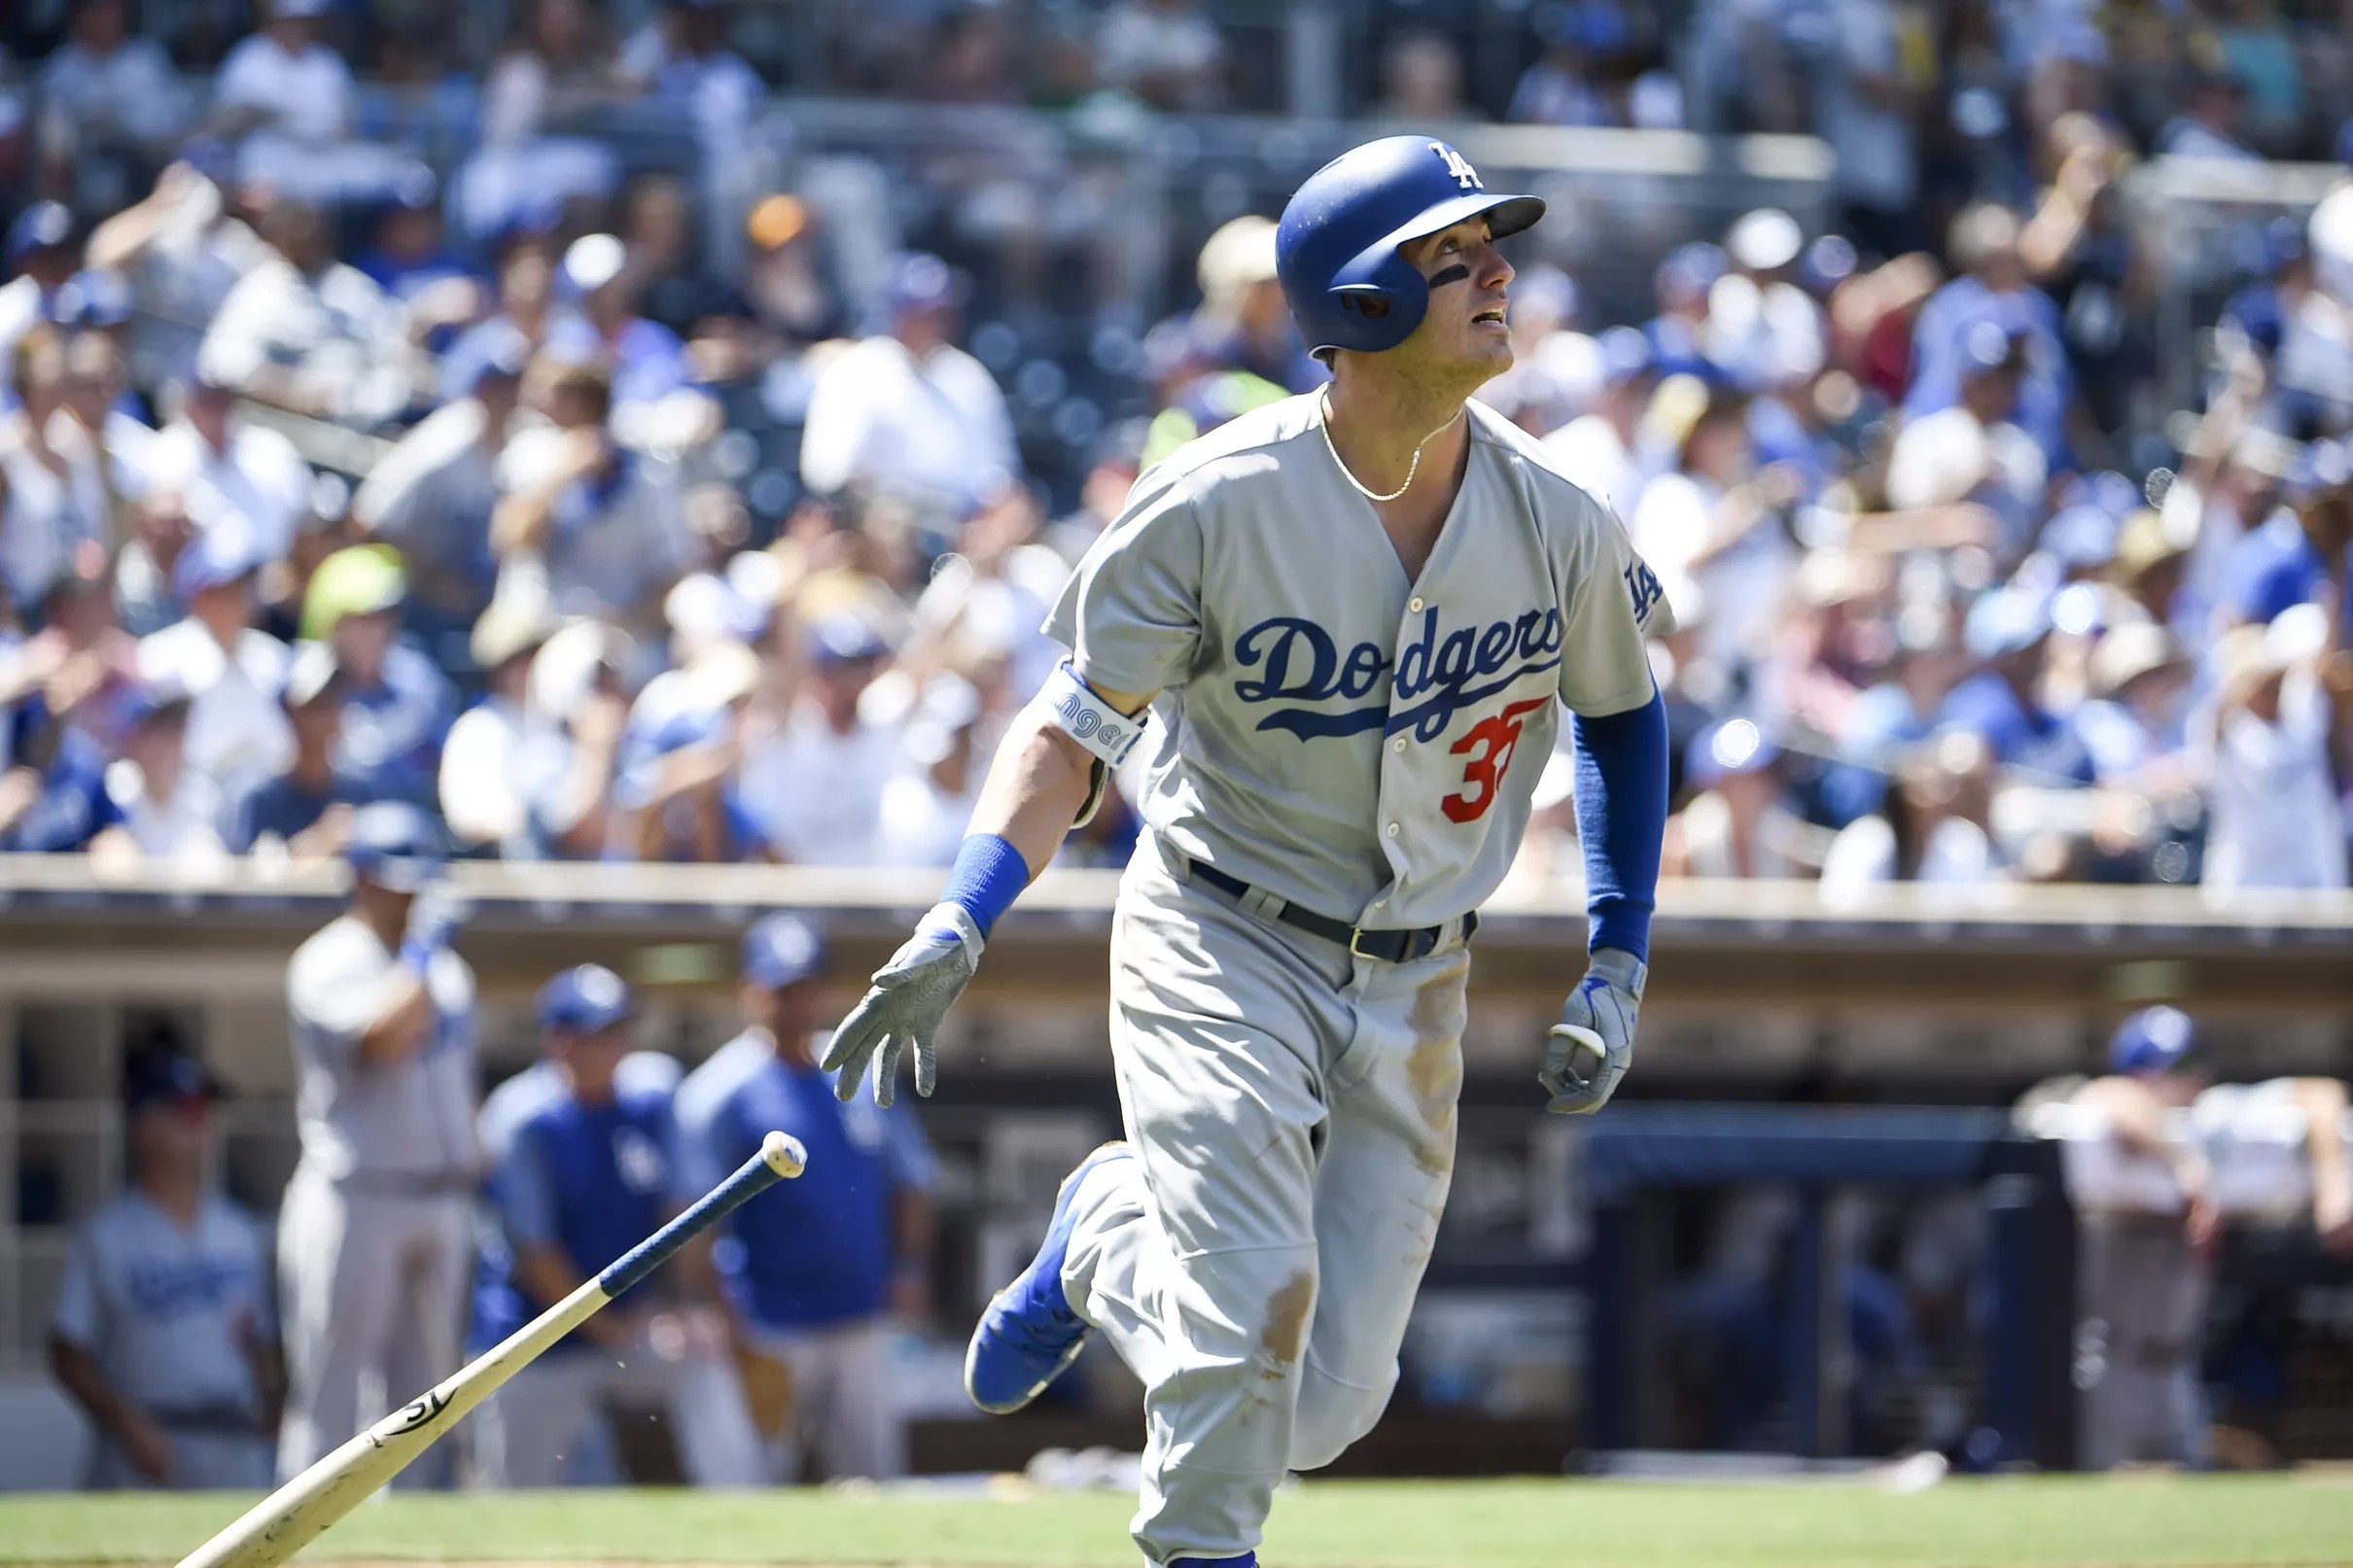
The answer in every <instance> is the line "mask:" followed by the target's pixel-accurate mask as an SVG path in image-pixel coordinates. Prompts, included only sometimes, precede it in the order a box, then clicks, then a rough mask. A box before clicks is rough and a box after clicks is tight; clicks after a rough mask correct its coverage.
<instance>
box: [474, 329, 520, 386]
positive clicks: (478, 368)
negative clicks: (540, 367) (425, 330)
mask: <svg viewBox="0 0 2353 1568" xmlns="http://www.w3.org/2000/svg"><path fill="white" fill-rule="evenodd" d="M530 364H531V339H530V338H528V337H525V336H524V335H523V330H522V329H521V328H519V327H516V326H514V325H513V324H512V323H509V322H504V321H495V322H487V323H484V330H483V331H482V332H481V335H480V337H479V338H478V339H477V340H476V341H475V343H474V359H473V361H472V363H470V364H469V365H468V366H467V371H468V374H467V377H466V390H467V391H468V392H473V391H474V390H475V389H477V388H478V387H480V386H481V384H482V383H483V382H485V381H487V380H489V379H490V378H491V377H492V376H498V377H501V378H503V379H505V380H509V381H517V380H520V379H521V378H522V374H523V371H524V370H525V369H526V368H527V367H528V366H530Z"/></svg>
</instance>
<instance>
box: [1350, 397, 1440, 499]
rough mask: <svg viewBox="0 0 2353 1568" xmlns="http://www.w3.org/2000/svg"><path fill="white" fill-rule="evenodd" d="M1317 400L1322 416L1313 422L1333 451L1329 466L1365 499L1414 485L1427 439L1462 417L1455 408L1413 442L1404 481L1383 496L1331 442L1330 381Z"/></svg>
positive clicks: (1398, 493) (1395, 495)
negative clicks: (1369, 487) (1351, 467)
mask: <svg viewBox="0 0 2353 1568" xmlns="http://www.w3.org/2000/svg"><path fill="white" fill-rule="evenodd" d="M1316 401H1317V403H1318V405H1320V407H1321V408H1322V410H1323V417H1322V418H1321V419H1319V420H1317V422H1316V423H1317V428H1318V429H1320V430H1321V431H1322V432H1323V449H1324V450H1325V451H1327V452H1329V453H1331V454H1332V467H1334V468H1336V469H1338V470H1340V477H1342V478H1343V479H1346V480H1347V481H1348V482H1349V483H1350V484H1351V485H1352V486H1354V487H1355V491H1356V494H1358V495H1360V496H1362V497H1363V498H1364V499H1365V500H1367V501H1394V500H1396V499H1397V498H1398V497H1399V496H1402V495H1404V494H1405V493H1406V492H1407V491H1408V490H1411V489H1412V488H1413V487H1414V475H1415V473H1416V472H1418V471H1419V470H1421V468H1422V448H1423V447H1425V446H1427V445H1429V443H1430V442H1432V441H1434V440H1436V439H1437V438H1438V437H1439V436H1442V435H1444V434H1445V433H1446V428H1447V425H1452V424H1453V423H1454V422H1455V420H1456V419H1460V418H1461V417H1462V414H1461V412H1460V411H1459V410H1457V412H1456V414H1455V416H1454V419H1450V420H1448V421H1447V422H1446V425H1441V426H1439V427H1438V428H1437V429H1436V430H1434V431H1431V432H1430V433H1429V434H1428V435H1427V436H1422V439H1420V440H1419V441H1416V442H1415V443H1414V457H1413V461H1412V462H1410V463H1408V464H1406V466H1405V483H1403V484H1401V485H1399V486H1398V487H1397V488H1396V489H1394V490H1392V491H1390V492H1389V493H1388V494H1387V495H1386V496H1385V495H1382V494H1381V493H1380V492H1379V491H1376V490H1367V489H1366V488H1365V487H1364V482H1363V481H1362V480H1360V479H1358V478H1357V477H1356V476H1355V475H1354V474H1352V473H1351V472H1349V470H1348V464H1347V462H1346V461H1344V460H1343V459H1342V458H1341V456H1340V448H1338V447H1337V446H1334V445H1333V444H1332V384H1331V383H1330V382H1329V381H1326V382H1325V383H1324V384H1323V386H1322V389H1321V390H1320V391H1318V392H1317V394H1316Z"/></svg>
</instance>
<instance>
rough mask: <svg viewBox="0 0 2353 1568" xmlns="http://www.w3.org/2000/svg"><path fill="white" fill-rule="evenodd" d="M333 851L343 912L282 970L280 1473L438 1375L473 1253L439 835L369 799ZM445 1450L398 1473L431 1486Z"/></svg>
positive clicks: (459, 985) (472, 1078) (456, 1008)
mask: <svg viewBox="0 0 2353 1568" xmlns="http://www.w3.org/2000/svg"><path fill="white" fill-rule="evenodd" d="M343 857H344V860H345V861H346V862H347V863H348V864H349V866H350V867H351V874H352V888H351V902H350V905H349V907H348V908H347V909H346V910H345V912H344V913H343V914H341V915H339V916H337V917H336V918H335V919H334V920H333V921H331V922H329V923H328V924H327V925H326V926H325V927H323V928H322V929H321V930H319V931H318V932H317V933H316V934H314V935H313V936H312V937H311V938H310V939H309V940H308V941H306V942H304V943H303V944H302V945H301V946H300V947H299V948H298V949H296V950H295V956H294V960H293V962H292V963H291V964H290V965H289V966H288V968H287V976H286V989H287V1006H288V1012H289V1014H290V1023H291V1025H292V1030H291V1032H292V1037H293V1042H294V1057H295V1097H296V1098H295V1119H296V1123H297V1125H298V1127H299V1131H300V1135H301V1147H302V1156H301V1160H300V1162H299V1164H298V1165H297V1166H296V1167H295V1173H294V1178H293V1180H291V1181H290V1182H288V1183H287V1187H286V1199H285V1202H284V1204H283V1205H282V1206H281V1207H280V1209H279V1211H278V1278H279V1291H280V1300H281V1303H282V1306H283V1307H284V1317H285V1322H286V1350H287V1363H288V1370H289V1372H290V1374H291V1376H290V1380H289V1392H288V1400H287V1408H286V1422H285V1426H284V1428H283V1430H282V1432H281V1433H280V1438H279V1446H278V1468H279V1472H280V1477H281V1479H286V1478H291V1477H293V1476H295V1475H298V1474H299V1473H300V1472H301V1471H302V1470H303V1469H305V1468H306V1467H308V1466H309V1465H310V1464H311V1463H313V1462H314V1461H316V1460H317V1459H319V1458H320V1457H321V1456H322V1455H324V1454H327V1453H329V1452H331V1451H333V1450H334V1447H335V1446H337V1445H339V1444H341V1443H342V1442H343V1441H344V1440H345V1439H347V1438H349V1437H350V1436H351V1435H352V1434H353V1433H355V1432H357V1431H358V1430H359V1429H360V1428H361V1427H362V1426H363V1425H365V1424H366V1423H367V1422H369V1421H370V1420H372V1419H374V1418H375V1417H376V1416H377V1415H378V1414H380V1413H381V1412H382V1411H385V1410H388V1409H393V1408H396V1407H398V1406H399V1405H401V1404H403V1403H404V1402H406V1401H407V1400H409V1399H412V1398H414V1397H415V1396H416V1395H417V1394H419V1393H421V1392H423V1391H424V1390H425V1389H427V1388H430V1387H432V1386H433V1385H434V1384H435V1383H438V1382H439V1381H440V1380H441V1379H442V1378H443V1377H446V1376H449V1374H450V1373H452V1372H454V1371H456V1370H457V1364H458V1362H457V1353H458V1340H459V1334H460V1331H461V1329H462V1326H463V1324H464V1321H465V1310H466V1289H467V1282H468V1276H467V1263H468V1260H469V1258H470V1257H471V1255H472V1252H473V1239H474V1237H473V1218H474V1186H475V1182H476V1179H477V1175H478V1165H479V1161H478V1158H477V1156H476V1153H475V1143H474V1094H475V1083H476V1075H475V1034H474V971H473V970H472V969H470V968H469V967H468V966H467V964H466V960H465V959H463V958H459V957H458V956H457V955H456V954H455V953H454V952H452V951H450V946H449V943H450V939H451V937H453V936H454V935H456V933H457V928H458V924H459V922H460V919H461V916H462V913H463V911H462V907H461V906H460V905H459V904H458V902H457V901H456V899H455V898H454V897H453V896H452V895H451V893H450V892H449V890H448V889H447V888H446V887H445V886H443V885H442V884H441V882H440V876H441V835H440V830H439V827H438V826H437V825H436V824H435V822H434V821H433V819H431V818H429V817H427V816H426V815H425V814H424V813H423V812H422V811H419V810H418V809H417V808H416V807H414V806H410V805H407V804H405V803H403V802H395V801H381V802H377V803H375V804H372V805H369V806H364V807H361V808H360V809H359V810H357V811H355V812H354V813H353V814H352V817H351V824H350V829H349V833H348V836H347V837H346V840H345V843H344V849H343ZM447 1462H448V1461H447V1459H446V1456H444V1457H442V1458H441V1459H440V1460H439V1461H438V1462H437V1461H436V1460H434V1459H432V1458H427V1459H425V1460H422V1461H420V1462H419V1463H418V1464H416V1465H413V1466H411V1467H410V1468H409V1470H408V1472H407V1475H408V1476H409V1477H412V1478H414V1481H415V1483H418V1484H431V1483H433V1482H434V1481H437V1480H439V1478H440V1477H441V1476H442V1475H443V1474H445V1473H446V1467H447Z"/></svg>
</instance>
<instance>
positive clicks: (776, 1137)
mask: <svg viewBox="0 0 2353 1568" xmlns="http://www.w3.org/2000/svg"><path fill="white" fill-rule="evenodd" d="M759 1157H760V1159H761V1160H762V1161H764V1162H766V1164H767V1167H768V1168H769V1169H770V1170H773V1171H775V1172H776V1173H777V1174H778V1175H780V1176H784V1177H786V1178H788V1179H790V1178H791V1177H793V1176H797V1175H799V1174H800V1173H801V1172H802V1171H803V1170H805V1169H807V1168H808V1165H809V1151H808V1150H806V1149H804V1148H802V1147H801V1145H800V1139H798V1138H796V1137H794V1136H792V1135H791V1134H790V1133H789V1132H770V1133H769V1134H768V1135H767V1136H766V1137H765V1138H762V1139H761V1140H760V1145H759Z"/></svg>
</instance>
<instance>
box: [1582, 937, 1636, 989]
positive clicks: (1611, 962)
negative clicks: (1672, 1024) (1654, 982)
mask: <svg viewBox="0 0 2353 1568" xmlns="http://www.w3.org/2000/svg"><path fill="white" fill-rule="evenodd" d="M1585 972H1586V973H1587V974H1589V975H1599V976H1600V977H1601V978H1602V979H1604V980H1606V981H1608V982H1609V983H1610V984H1611V985H1612V986H1614V987H1616V988H1617V989H1618V990H1620V991H1622V992H1624V993H1627V994H1628V995H1629V996H1632V997H1633V999H1634V1000H1635V1001H1640V1000H1641V999H1642V988H1643V987H1644V986H1646V985H1648V984H1649V983H1650V965H1649V964H1647V963H1644V962H1643V961H1642V960H1641V959H1640V958H1635V957H1634V956H1633V954H1631V953H1628V952H1626V951H1624V950H1623V949H1620V948H1596V949H1594V953H1593V957H1592V958H1590V959H1588V960H1587V962H1586V965H1585Z"/></svg>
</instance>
